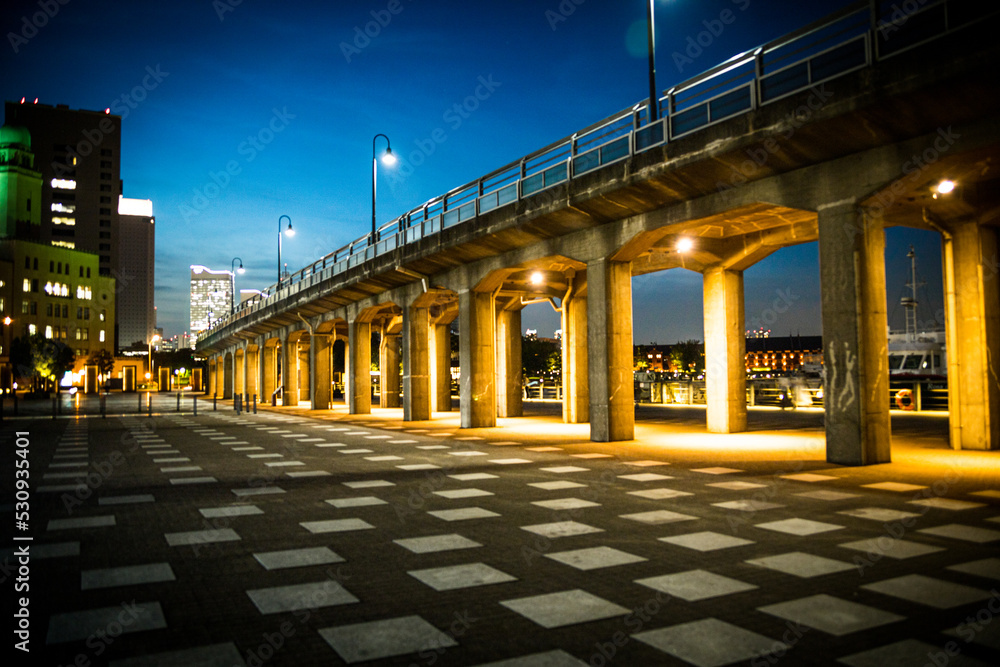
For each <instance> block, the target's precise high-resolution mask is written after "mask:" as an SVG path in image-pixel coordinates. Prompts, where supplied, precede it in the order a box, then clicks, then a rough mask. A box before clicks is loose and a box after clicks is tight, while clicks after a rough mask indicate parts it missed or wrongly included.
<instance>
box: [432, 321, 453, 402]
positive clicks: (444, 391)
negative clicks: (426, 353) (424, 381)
mask: <svg viewBox="0 0 1000 667" xmlns="http://www.w3.org/2000/svg"><path fill="white" fill-rule="evenodd" d="M432 333H433V335H432V336H431V340H430V343H431V350H430V359H431V411H432V412H451V323H448V324H435V325H434V331H433V332H432Z"/></svg>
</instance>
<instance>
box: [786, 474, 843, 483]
mask: <svg viewBox="0 0 1000 667" xmlns="http://www.w3.org/2000/svg"><path fill="white" fill-rule="evenodd" d="M781 479H791V480H794V481H796V482H828V481H830V480H831V479H840V478H839V477H834V476H833V475H820V474H818V473H814V472H800V473H798V474H795V475H781Z"/></svg>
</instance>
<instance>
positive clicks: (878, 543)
mask: <svg viewBox="0 0 1000 667" xmlns="http://www.w3.org/2000/svg"><path fill="white" fill-rule="evenodd" d="M837 546H838V547H843V548H844V549H853V550H854V551H863V552H864V553H866V554H873V555H875V554H877V555H878V556H879V557H883V556H884V557H886V558H892V559H894V560H903V559H906V558H915V557H916V556H925V555H927V554H932V553H936V552H938V551H944V549H942V548H941V547H932V546H930V545H927V544H920V543H919V542H910V541H907V540H897V539H895V538H893V537H889V536H888V535H882V536H880V537H873V538H871V539H867V540H858V541H856V542H845V543H844V544H838V545H837Z"/></svg>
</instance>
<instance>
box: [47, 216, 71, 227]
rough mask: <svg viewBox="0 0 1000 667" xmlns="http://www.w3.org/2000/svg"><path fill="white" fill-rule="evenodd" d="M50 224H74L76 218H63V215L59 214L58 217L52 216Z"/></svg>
mask: <svg viewBox="0 0 1000 667" xmlns="http://www.w3.org/2000/svg"><path fill="white" fill-rule="evenodd" d="M52 224H53V225H67V226H71V225H75V224H76V218H65V217H62V216H59V217H56V216H52Z"/></svg>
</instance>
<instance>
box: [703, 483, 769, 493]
mask: <svg viewBox="0 0 1000 667" xmlns="http://www.w3.org/2000/svg"><path fill="white" fill-rule="evenodd" d="M705 486H711V487H714V488H716V489H726V490H727V491H747V490H749V489H763V488H764V487H766V486H767V484H754V483H753V482H715V483H713V484H706V485H705Z"/></svg>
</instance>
